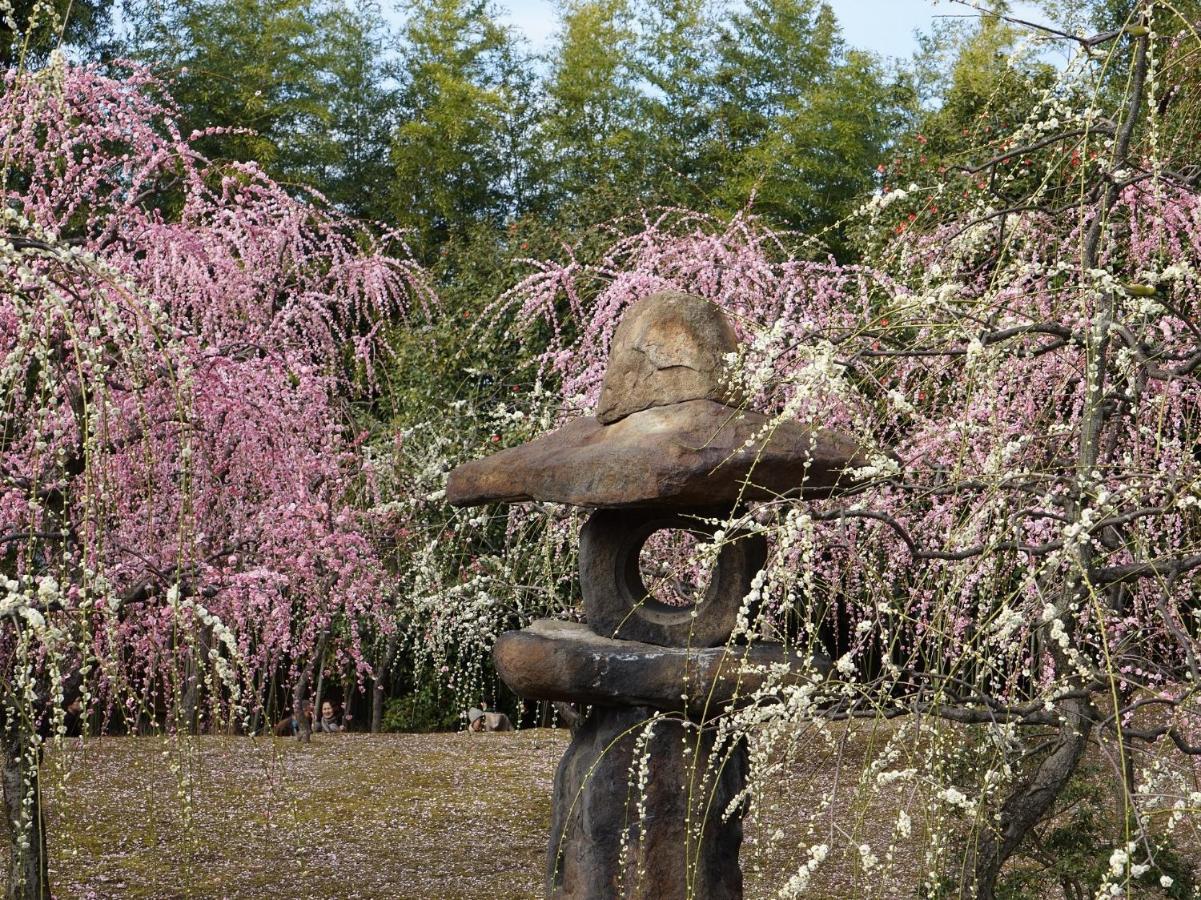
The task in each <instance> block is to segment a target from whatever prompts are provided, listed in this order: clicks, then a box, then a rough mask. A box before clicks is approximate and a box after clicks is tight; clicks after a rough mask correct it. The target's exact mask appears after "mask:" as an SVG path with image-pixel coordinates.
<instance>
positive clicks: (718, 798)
mask: <svg viewBox="0 0 1201 900" xmlns="http://www.w3.org/2000/svg"><path fill="white" fill-rule="evenodd" d="M736 350H737V344H736V341H735V337H734V332H733V329H732V328H731V327H730V325H729V323H728V322H727V321H726V319H725V316H724V315H723V314H722V312H721V310H720V309H718V307H716V306H715V305H713V304H712V303H710V302H708V301H706V300H703V299H701V298H698V297H693V296H690V295H686V294H674V293H665V294H656V295H653V296H652V297H648V298H647V299H645V300H643V301H641V302H639V303H637V304H635V305H634V306H633V307H631V308H630V310H629V311H628V312H627V313H626V315H625V317H624V319H623V320H622V322H621V325H620V326H619V327H618V329H617V333H616V335H615V337H614V341H613V347H612V349H611V353H610V360H609V369H608V372H607V374H606V377H605V383H604V385H603V387H602V391H601V398H600V402H599V404H598V408H597V415H596V417H594V418H593V417H586V418H579V419H575V420H572V421H570V422H568V423H567V424H566V425H565V426H563V427H562V428H560V429H559V430H558V431H556V432H553V433H552V434H549V435H546V436H544V437H541V438H539V439H537V440H535V441H531V442H530V443H528V444H523V445H521V446H519V447H513V448H511V449H508V450H504V451H501V452H500V453H497V454H495V455H493V456H491V457H488V458H486V459H479V460H474V461H472V462H469V463H466V464H464V465H462V466H460V467H458V468H457V469H456V470H455V471H454V472H452V473H451V476H450V480H449V482H448V484H447V498H448V499H449V500H450V502H451V503H453V504H455V505H459V506H470V505H474V504H479V503H486V502H493V501H505V502H522V501H527V500H542V501H554V502H561V503H569V504H574V505H577V506H582V507H586V508H592V509H594V510H596V511H595V512H593V514H592V516H591V518H590V519H589V520H588V522H587V523H586V524H585V526H584V528H583V530H582V532H581V537H580V589H581V593H582V595H583V600H584V613H585V618H586V619H587V624H586V625H585V624H579V623H570V622H557V621H550V620H542V621H538V622H535V623H533V624H532V625H531V626H530V627H528V628H526V629H523V630H522V631H516V632H509V633H507V634H505V635H502V636H501V637H500V638H499V639H498V641H497V643H496V647H495V650H494V658H495V662H496V668H497V671H498V673H499V674H500V676H501V678H503V679H504V681H505V683H506V684H508V685H509V687H511V688H512V689H513V690H514V691H515V692H516V693H517V694H519V695H520V696H522V697H526V698H528V699H531V700H563V701H570V702H573V703H576V704H580V705H581V706H585V707H587V708H588V712H587V715H586V716H585V717H584V718H583V720H582V721H581V722H580V723H579V724H578V725H577V726H576V727H575V728H574V729H573V734H572V740H571V745H570V746H569V747H568V749H567V752H566V753H565V754H564V756H563V759H562V761H561V762H560V764H559V770H558V773H557V775H556V777H555V788H554V812H553V818H552V823H551V834H550V841H549V847H548V853H547V870H546V894H547V896H548V897H554V898H573V900H583V898H588V900H602V898H604V900H607V898H614V897H637V898H648V900H649V898H656V900H658V898H667V900H671V898H685V897H697V898H713V900H724V898H739V897H741V896H742V873H741V869H740V868H739V864H738V853H739V847H740V845H741V843H742V812H743V804H742V802H741V794H742V791H743V788H744V787H745V784H746V775H747V752H746V747H745V745H744V744H743V743H742V742H741V741H740V740H737V739H733V740H731V739H724V740H723V738H721V737H720V730H719V729H718V728H717V727H716V726H715V725H714V722H715V721H716V720H717V719H718V718H719V716H720V715H721V713H723V712H725V711H726V710H728V709H729V708H731V707H732V706H735V705H737V704H738V703H739V701H740V699H742V698H745V697H746V696H748V695H749V694H751V693H752V692H754V691H755V690H756V689H757V688H758V687H760V686H761V684H762V679H763V677H764V675H763V674H762V673H763V672H764V671H766V668H767V666H769V665H774V666H776V667H777V669H778V668H779V665H780V664H782V663H788V662H789V661H790V660H789V659H788V656H787V654H786V652H785V650H784V648H783V647H782V646H780V645H772V644H755V645H752V646H745V645H740V644H738V643H736V642H734V641H733V640H732V635H734V633H735V631H736V622H737V621H738V618H739V615H740V613H743V614H745V613H747V612H748V611H747V610H743V609H742V607H743V603H744V598H745V597H747V595H748V593H749V591H750V588H751V583H752V579H753V578H754V576H755V574H756V573H757V572H758V571H759V569H760V568H762V566H763V565H764V563H765V560H766V555H767V547H766V544H765V542H764V539H763V537H762V536H761V535H758V534H755V533H751V532H745V533H740V532H734V533H725V532H723V534H722V535H721V536H720V542H718V549H717V551H716V561H715V563H714V565H713V567H712V570H711V572H710V574H709V576H708V582H707V584H706V585H705V586H704V587H703V590H699V591H698V593H697V596H696V597H694V598H692V600H693V602H691V603H684V604H683V605H681V604H679V603H676V604H672V603H668V602H664V600H663V599H662V598H658V597H656V596H654V594H653V593H652V592H651V591H650V590H648V588H647V585H646V583H645V580H644V578H643V574H642V570H641V555H642V552H643V548H644V546H645V544H646V542H647V540H648V538H650V536H651V535H653V534H655V533H656V532H660V531H687V532H691V533H693V534H695V535H697V536H698V537H700V538H702V539H705V540H709V539H712V538H713V537H715V535H714V532H713V529H714V528H716V527H717V526H716V525H715V524H713V523H714V522H718V521H722V520H724V519H725V518H726V517H728V516H729V515H730V514H731V513H732V512H733V511H735V510H737V509H739V508H741V507H743V506H744V505H745V504H747V503H752V502H756V501H762V500H770V499H777V498H779V497H782V496H793V497H802V498H804V497H824V496H829V495H830V494H831V493H833V492H835V491H837V490H839V489H841V488H844V487H846V486H847V477H846V475H845V470H846V469H849V468H854V467H859V466H862V465H865V460H863V459H862V458H861V457H860V455H859V453H858V450H857V448H856V447H855V445H854V444H853V442H851V441H850V440H849V439H848V438H846V437H845V436H843V435H840V434H838V433H835V432H832V431H829V430H821V429H819V430H812V429H809V428H805V427H803V426H801V425H800V424H799V423H796V422H787V421H786V422H774V421H772V420H770V419H769V418H768V417H767V416H765V415H763V414H761V413H757V412H754V411H750V410H746V409H743V408H741V406H740V404H739V398H738V397H736V396H733V395H731V393H730V392H729V391H728V389H727V388H726V387H725V386H724V381H723V378H722V372H721V366H722V361H723V359H724V358H725V356H726V355H727V354H729V353H732V352H734V351H736ZM749 612H752V613H753V610H750V611H749ZM797 668H798V670H800V669H802V668H804V669H807V670H809V671H811V670H812V666H811V665H807V666H805V667H799V666H798V667H797ZM797 677H800V676H797Z"/></svg>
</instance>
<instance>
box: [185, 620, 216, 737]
mask: <svg viewBox="0 0 1201 900" xmlns="http://www.w3.org/2000/svg"><path fill="white" fill-rule="evenodd" d="M212 644H213V629H212V627H211V626H205V627H203V628H200V629H199V630H198V633H197V637H196V643H195V644H194V645H193V646H192V647H191V648H190V649H189V650H188V660H187V664H186V665H185V666H184V692H183V698H182V705H183V711H182V716H181V721H180V725H181V726H183V728H184V729H185V730H186V731H187V732H188V734H199V733H200V698H201V694H202V691H201V688H202V687H203V683H204V667H205V665H206V661H207V660H208V654H209V648H211V647H212Z"/></svg>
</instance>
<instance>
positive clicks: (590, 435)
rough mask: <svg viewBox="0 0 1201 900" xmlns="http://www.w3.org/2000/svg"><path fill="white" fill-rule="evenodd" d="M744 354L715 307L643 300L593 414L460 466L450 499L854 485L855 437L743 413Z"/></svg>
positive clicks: (613, 498)
mask: <svg viewBox="0 0 1201 900" xmlns="http://www.w3.org/2000/svg"><path fill="white" fill-rule="evenodd" d="M736 350H737V342H736V339H735V337H734V330H733V328H731V327H730V324H729V322H728V321H727V319H726V317H725V314H724V313H723V312H722V311H721V309H720V308H718V307H717V306H716V305H715V304H713V303H711V302H710V301H708V300H705V299H703V298H700V297H695V296H692V295H689V294H681V293H673V292H663V293H658V294H653V295H651V296H650V297H647V298H646V299H644V300H642V301H640V302H638V303H636V304H634V305H633V306H632V307H631V308H630V309H629V311H628V312H627V313H626V315H625V317H624V318H623V320H622V322H621V324H620V325H619V326H618V328H617V332H616V334H615V336H614V341H613V347H612V349H611V353H610V359H609V369H608V371H607V373H606V376H605V380H604V384H603V386H602V389H601V397H600V403H599V406H598V410H597V415H596V416H595V417H592V416H589V417H581V418H576V419H572V420H570V421H569V422H567V424H565V425H564V426H563V427H561V428H559V429H558V430H557V431H554V432H551V433H550V434H546V435H543V436H542V437H539V438H537V439H536V440H533V441H530V442H529V443H526V444H521V445H520V446H517V447H511V448H509V449H507V450H502V451H500V452H499V453H495V454H493V455H491V456H488V457H485V458H482V459H476V460H472V461H470V462H467V463H464V464H462V465H460V466H459V467H457V468H456V469H455V470H454V471H453V472H451V473H450V478H449V480H448V482H447V485H446V498H447V500H448V501H449V502H450V503H451V504H453V505H455V506H475V505H478V504H481V503H489V502H493V501H503V502H509V503H520V502H525V501H531V500H538V501H547V502H555V503H568V504H572V505H575V506H583V507H593V508H613V507H651V506H653V507H661V508H669V509H670V508H674V509H697V508H706V509H713V508H718V507H729V506H731V505H734V504H737V503H741V502H748V501H762V500H771V499H775V498H778V497H784V496H789V497H798V496H799V497H804V498H817V497H824V496H829V495H830V494H832V493H835V492H840V491H845V490H847V489H850V488H853V487H854V486H855V483H854V480H853V479H852V477H851V475H850V474H849V470H850V469H855V468H861V467H864V466H867V465H868V460H867V457H866V454H864V453H863V452H862V450H861V449H860V448H859V447H858V446H857V444H856V443H855V442H854V441H853V440H852V439H851V438H850V437H848V436H846V435H844V434H841V433H839V432H838V431H835V430H832V429H824V428H809V427H807V426H805V425H802V424H801V423H800V422H797V421H794V420H777V419H775V418H772V417H769V416H767V415H764V414H763V413H759V412H755V411H753V410H748V409H744V408H740V407H739V405H738V402H737V398H736V397H735V396H734V395H733V393H732V392H731V391H730V390H729V389H728V388H727V387H726V383H725V381H726V380H725V378H724V375H723V366H724V363H725V356H726V354H728V353H731V352H735V351H736Z"/></svg>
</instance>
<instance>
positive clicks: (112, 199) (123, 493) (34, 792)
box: [0, 60, 433, 897]
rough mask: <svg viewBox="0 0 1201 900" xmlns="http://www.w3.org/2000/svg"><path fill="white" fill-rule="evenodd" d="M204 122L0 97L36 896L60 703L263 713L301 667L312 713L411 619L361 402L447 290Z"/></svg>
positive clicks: (22, 714) (104, 83) (18, 777)
mask: <svg viewBox="0 0 1201 900" xmlns="http://www.w3.org/2000/svg"><path fill="white" fill-rule="evenodd" d="M201 137H203V135H201V134H197V133H193V134H190V135H183V134H180V133H179V131H178V129H177V127H176V125H175V110H174V108H173V107H172V105H171V101H170V99H169V97H167V96H166V94H165V93H164V91H163V89H162V86H161V85H160V84H159V83H157V82H156V81H155V80H154V79H153V78H152V77H150V76H149V75H148V74H147V73H146V72H145V71H143V70H141V69H138V68H131V69H129V70H128V72H127V74H126V75H125V76H124V77H122V78H120V79H114V78H110V77H105V76H103V75H101V74H100V73H99V72H98V71H96V70H94V69H91V68H87V67H77V66H71V65H66V64H64V63H63V62H62V61H61V60H58V61H56V62H55V63H54V64H52V65H51V66H50V67H49V68H47V69H45V70H44V71H41V72H39V73H37V74H28V73H22V72H10V73H8V75H7V76H6V77H5V84H4V87H3V92H2V94H0V144H2V158H3V163H2V165H3V175H2V177H0V190H2V191H3V203H2V206H0V220H2V224H0V266H2V267H3V276H2V282H3V286H2V287H0V615H2V616H3V619H4V621H5V622H6V623H8V626H7V627H5V628H3V630H2V631H0V666H2V671H3V673H4V674H3V677H2V679H0V681H2V683H3V709H4V713H3V718H4V723H5V735H4V743H5V750H6V753H5V773H4V774H5V780H4V787H5V799H6V803H7V807H6V808H7V812H8V816H9V819H10V821H12V822H14V823H16V825H15V827H14V829H13V845H12V849H13V853H12V860H13V867H12V872H11V878H10V894H11V895H13V896H22V897H42V896H45V895H46V894H47V888H46V854H45V846H46V845H45V840H46V838H45V833H44V829H43V824H42V815H41V810H40V808H39V803H40V799H39V797H40V795H39V792H38V785H37V768H38V764H39V762H40V758H41V754H40V748H41V745H42V742H43V741H44V740H45V739H46V738H47V737H49V736H51V735H53V734H55V733H56V732H57V733H62V732H63V730H64V724H63V722H64V716H63V709H62V707H63V700H64V691H66V692H67V694H68V695H75V694H80V695H81V697H82V702H83V705H84V706H85V707H86V708H88V709H91V710H93V711H94V714H95V715H97V716H100V717H101V718H102V719H103V720H105V721H108V720H112V719H116V720H119V722H120V724H122V725H123V726H124V727H126V728H139V727H146V726H149V727H152V728H168V729H187V730H191V729H195V728H197V727H199V726H200V725H202V724H203V725H206V726H208V727H218V725H219V724H220V723H221V722H229V723H230V724H231V725H233V724H239V723H241V724H245V723H246V722H248V721H249V717H251V716H253V715H255V714H258V715H261V714H262V712H263V709H262V708H263V706H264V704H265V703H266V691H267V689H268V685H269V684H271V683H274V678H275V676H277V675H279V676H282V677H284V678H285V679H291V681H292V682H293V683H294V684H295V685H296V693H295V705H296V706H297V707H299V704H300V701H301V700H302V699H303V694H304V691H305V690H306V689H307V683H308V681H309V680H310V679H311V677H312V674H313V671H314V666H316V665H318V664H319V659H320V657H322V656H323V655H324V654H325V653H333V654H336V655H338V656H339V657H340V658H342V659H344V660H345V661H346V665H348V666H350V667H352V668H353V670H354V671H356V672H357V673H359V675H360V676H362V675H364V674H369V673H370V667H369V665H368V663H367V661H366V659H365V657H364V655H363V652H362V649H363V641H364V634H365V633H376V632H381V631H382V632H387V631H388V630H389V629H391V628H392V622H391V616H390V607H389V606H388V605H387V604H386V603H385V602H384V601H385V600H386V598H387V594H388V586H387V584H386V580H385V571H384V567H383V564H382V562H381V559H380V556H379V553H378V552H377V549H376V547H375V545H374V544H373V542H372V541H371V539H370V535H369V533H368V531H367V530H365V528H364V524H363V522H362V521H361V516H360V514H359V513H358V512H356V505H355V495H356V491H357V490H359V486H358V485H359V479H360V475H361V461H360V450H361V443H362V436H361V435H360V434H359V431H360V429H359V427H357V426H356V425H355V421H354V419H353V418H352V415H351V410H350V407H349V404H348V399H349V398H352V397H354V396H356V395H357V396H365V395H368V394H369V392H370V390H371V385H372V379H373V375H374V371H375V366H376V364H377V362H378V354H379V352H380V350H381V347H382V346H383V343H382V341H381V338H380V334H381V328H382V326H383V325H384V324H385V323H387V322H388V321H392V320H397V319H399V318H403V317H406V316H409V315H411V314H413V313H418V314H421V313H424V312H428V311H429V309H430V304H431V303H432V302H433V296H432V294H431V292H430V289H429V287H428V286H427V284H426V282H425V280H424V279H423V276H422V273H421V272H420V271H419V270H418V268H417V267H416V266H415V265H414V264H413V263H411V262H410V261H409V259H408V256H407V251H406V250H405V248H404V246H403V245H402V244H401V243H400V242H399V240H398V239H397V238H396V236H394V235H385V236H384V237H382V238H377V237H372V236H371V235H369V234H367V233H366V232H364V231H363V230H361V229H360V228H358V227H357V226H355V224H354V223H353V222H351V221H349V220H347V219H345V218H343V217H341V216H339V215H338V214H336V213H334V212H331V211H330V210H329V209H328V208H326V207H325V206H324V204H323V203H322V202H321V201H320V198H298V197H297V196H294V195H293V194H290V193H289V192H288V191H286V190H285V189H284V188H283V187H281V186H280V185H278V184H276V183H274V182H272V181H271V180H270V179H268V178H267V177H265V176H264V175H263V174H262V172H260V171H259V170H258V169H257V168H256V167H255V166H254V165H251V164H236V165H221V164H217V163H214V162H211V161H209V160H207V159H205V158H204V157H202V156H200V155H199V154H198V153H197V152H196V151H195V150H194V149H193V143H194V142H195V141H196V140H198V139H199V138H201ZM67 699H70V696H68V698H67ZM296 712H297V713H299V708H297V709H296Z"/></svg>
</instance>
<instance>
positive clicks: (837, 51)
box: [710, 0, 896, 247]
mask: <svg viewBox="0 0 1201 900" xmlns="http://www.w3.org/2000/svg"><path fill="white" fill-rule="evenodd" d="M719 57H720V59H719V62H718V68H717V74H716V83H717V87H718V90H719V100H718V108H717V111H716V120H717V121H716V131H717V135H716V140H717V142H716V144H715V145H714V147H713V148H712V150H711V153H710V158H711V160H712V165H713V169H714V172H715V174H716V175H717V179H718V181H717V184H716V185H715V190H716V191H717V192H718V194H719V196H720V197H721V200H722V202H723V205H724V206H725V208H726V209H727V210H731V209H736V208H738V207H741V206H743V205H745V204H746V203H747V202H748V200H750V198H751V197H752V195H753V196H754V199H755V209H756V210H757V211H759V212H760V213H763V214H766V215H768V216H770V217H772V218H773V219H775V220H776V221H778V222H779V223H781V224H784V225H787V226H791V227H794V228H800V229H803V230H806V231H810V232H816V231H820V230H822V229H824V228H828V227H829V226H831V225H833V224H834V223H835V222H837V221H838V220H839V219H840V218H842V216H844V215H845V214H846V213H847V212H848V211H849V210H850V209H851V208H852V206H853V205H855V204H856V203H857V202H861V201H862V200H863V199H864V197H865V196H866V195H867V193H868V192H869V191H870V190H871V188H872V185H873V181H872V177H873V173H872V169H873V167H874V166H875V165H876V164H877V162H878V160H879V158H880V156H881V154H882V153H883V149H884V146H885V144H886V143H887V140H888V133H889V128H890V126H891V125H892V124H893V120H894V119H895V116H896V111H895V110H894V109H892V103H893V90H892V88H891V87H889V86H888V85H887V84H886V83H885V79H884V75H883V72H882V71H881V69H880V67H879V64H878V63H877V62H876V61H875V60H874V59H873V58H872V57H870V56H869V55H867V54H864V53H859V52H848V51H847V50H846V48H845V46H844V44H843V40H842V37H841V35H840V33H839V29H838V25H837V23H836V21H835V19H834V16H833V13H832V12H831V10H830V8H829V6H828V5H826V4H819V3H817V2H816V0H754V2H751V3H748V4H747V6H746V9H745V10H744V11H742V12H739V13H736V14H735V15H734V16H732V18H731V21H730V24H729V25H728V26H727V27H725V28H723V29H722V33H721V39H720V41H719ZM831 243H833V244H834V245H835V246H836V247H837V246H839V242H838V240H837V239H835V240H833V241H832V242H831Z"/></svg>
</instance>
